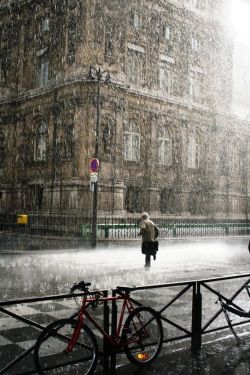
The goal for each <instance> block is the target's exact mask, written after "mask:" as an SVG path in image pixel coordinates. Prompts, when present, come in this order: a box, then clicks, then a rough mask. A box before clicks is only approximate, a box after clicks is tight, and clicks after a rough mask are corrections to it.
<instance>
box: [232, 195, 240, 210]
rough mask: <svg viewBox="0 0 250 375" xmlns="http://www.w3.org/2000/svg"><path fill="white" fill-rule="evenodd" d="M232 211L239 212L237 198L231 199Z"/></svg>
mask: <svg viewBox="0 0 250 375" xmlns="http://www.w3.org/2000/svg"><path fill="white" fill-rule="evenodd" d="M232 211H233V212H234V213H238V212H240V199H239V198H238V197H235V196H234V197H232Z"/></svg>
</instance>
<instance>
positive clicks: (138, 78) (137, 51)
mask: <svg viewBox="0 0 250 375" xmlns="http://www.w3.org/2000/svg"><path fill="white" fill-rule="evenodd" d="M144 59H145V53H144V48H143V47H140V46H137V45H133V44H130V45H129V47H128V64H127V74H128V80H129V82H130V83H133V84H135V85H141V84H142V82H143V78H144V63H145V61H144Z"/></svg>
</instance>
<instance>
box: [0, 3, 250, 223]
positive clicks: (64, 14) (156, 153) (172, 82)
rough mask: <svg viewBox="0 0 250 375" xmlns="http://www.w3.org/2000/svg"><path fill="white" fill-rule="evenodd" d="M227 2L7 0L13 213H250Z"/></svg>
mask: <svg viewBox="0 0 250 375" xmlns="http://www.w3.org/2000/svg"><path fill="white" fill-rule="evenodd" d="M221 3H222V1H221V0H169V1H166V0H152V1H150V0H142V1H138V0H129V1H125V0H44V1H42V2H41V1H38V0H37V1H36V0H15V1H14V0H12V1H11V0H9V1H7V0H2V1H0V34H1V41H0V43H1V44H0V210H1V212H20V211H25V212H33V213H34V212H39V213H48V212H53V213H62V214H69V213H70V214H81V215H83V216H91V210H92V192H91V191H90V171H89V162H90V160H91V159H92V158H93V156H98V159H99V160H100V170H99V174H98V214H99V215H106V216H108V215H115V216H123V215H124V216H133V214H136V213H138V212H141V211H143V210H147V211H149V212H150V213H151V215H153V216H155V217H161V216H163V217H184V218H185V217H194V218H237V219H245V218H247V215H248V212H249V209H250V205H249V204H248V201H249V188H248V184H249V182H250V181H249V170H248V169H249V167H248V165H249V162H248V161H249V159H248V158H249V156H248V155H249V149H248V148H249V146H248V145H249V121H248V120H246V119H244V120H242V119H240V118H239V117H237V116H236V115H235V114H233V112H232V97H233V82H232V79H233V73H232V72H233V43H232V40H230V38H229V37H227V35H226V34H225V33H224V30H223V26H222V23H221V20H222V19H223V15H222V14H221V13H220V8H221ZM90 66H92V67H94V68H92V69H91V71H90ZM99 68H100V72H104V73H103V75H102V78H103V79H102V80H101V81H100V82H99V83H98V82H97V80H96V79H91V77H90V75H89V73H92V74H93V75H94V77H93V78H96V76H95V73H96V70H95V69H97V71H98V69H99ZM105 72H108V73H109V75H110V78H111V79H110V83H107V82H105V78H106V77H107V76H106V73H105ZM98 89H99V91H98ZM98 103H99V105H98ZM98 109H99V114H98ZM97 116H98V118H99V122H98V119H97ZM97 124H99V125H98V126H97ZM96 131H97V132H96ZM96 136H98V145H99V149H98V155H95V141H96Z"/></svg>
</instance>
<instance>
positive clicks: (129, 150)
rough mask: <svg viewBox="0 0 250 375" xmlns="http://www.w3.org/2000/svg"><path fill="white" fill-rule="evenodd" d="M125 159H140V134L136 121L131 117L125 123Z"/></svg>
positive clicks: (136, 160)
mask: <svg viewBox="0 0 250 375" xmlns="http://www.w3.org/2000/svg"><path fill="white" fill-rule="evenodd" d="M124 160H127V161H135V162H138V161H139V160H140V134H139V128H138V126H137V124H136V122H135V121H134V120H133V119H131V120H129V121H127V122H125V124H124Z"/></svg>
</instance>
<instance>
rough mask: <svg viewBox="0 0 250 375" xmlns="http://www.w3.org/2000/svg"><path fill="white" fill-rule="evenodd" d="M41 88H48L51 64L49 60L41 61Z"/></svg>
mask: <svg viewBox="0 0 250 375" xmlns="http://www.w3.org/2000/svg"><path fill="white" fill-rule="evenodd" d="M38 78H39V86H40V87H42V86H46V85H47V84H48V80H49V62H48V61H47V60H43V59H42V60H40V67H39V77H38Z"/></svg>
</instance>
